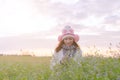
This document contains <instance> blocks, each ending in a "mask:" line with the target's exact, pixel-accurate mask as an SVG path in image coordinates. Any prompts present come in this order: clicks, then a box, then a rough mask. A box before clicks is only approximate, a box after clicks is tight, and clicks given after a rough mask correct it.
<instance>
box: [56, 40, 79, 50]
mask: <svg viewBox="0 0 120 80" xmlns="http://www.w3.org/2000/svg"><path fill="white" fill-rule="evenodd" d="M63 44H64V40H62V41H61V42H59V44H58V46H57V47H56V48H55V51H56V52H59V51H60V50H61V49H62V45H63ZM73 45H74V46H75V47H76V48H78V49H80V47H79V45H78V44H77V43H76V42H75V41H73Z"/></svg>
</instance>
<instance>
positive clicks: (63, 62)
mask: <svg viewBox="0 0 120 80" xmlns="http://www.w3.org/2000/svg"><path fill="white" fill-rule="evenodd" d="M68 61H69V57H68V56H64V57H63V58H62V60H61V61H60V63H61V64H65V63H67V62H68Z"/></svg>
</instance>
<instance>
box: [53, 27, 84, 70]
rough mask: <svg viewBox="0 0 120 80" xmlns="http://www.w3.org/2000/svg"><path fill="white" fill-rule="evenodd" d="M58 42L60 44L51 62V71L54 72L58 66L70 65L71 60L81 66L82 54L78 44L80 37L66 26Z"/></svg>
mask: <svg viewBox="0 0 120 80" xmlns="http://www.w3.org/2000/svg"><path fill="white" fill-rule="evenodd" d="M58 40H59V44H58V46H57V47H56V49H55V52H54V54H53V57H52V60H51V69H52V70H54V68H55V66H56V65H65V64H67V63H70V61H71V59H72V60H74V61H75V62H77V63H78V64H80V57H81V56H82V52H81V49H80V47H79V45H78V44H77V42H78V41H79V36H78V35H77V34H74V30H73V29H72V28H71V27H70V26H65V28H64V29H63V30H62V34H61V35H60V36H59V37H58Z"/></svg>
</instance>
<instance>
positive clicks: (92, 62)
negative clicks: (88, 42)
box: [0, 56, 120, 80]
mask: <svg viewBox="0 0 120 80" xmlns="http://www.w3.org/2000/svg"><path fill="white" fill-rule="evenodd" d="M50 60H51V57H32V56H0V80H120V58H111V57H107V58H105V57H102V56H86V57H82V58H81V59H80V62H81V64H80V65H77V64H75V63H71V64H72V65H69V67H67V68H65V69H64V70H61V67H60V66H58V67H59V69H58V70H57V71H51V70H50V67H49V66H50ZM58 71H61V73H60V74H57V75H55V74H56V73H57V72H58ZM51 75H52V78H51V79H50V77H51Z"/></svg>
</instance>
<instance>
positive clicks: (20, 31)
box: [0, 0, 120, 51]
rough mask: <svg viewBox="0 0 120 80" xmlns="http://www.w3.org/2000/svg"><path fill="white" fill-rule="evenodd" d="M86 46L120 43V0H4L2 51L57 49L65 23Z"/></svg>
mask: <svg viewBox="0 0 120 80" xmlns="http://www.w3.org/2000/svg"><path fill="white" fill-rule="evenodd" d="M66 25H70V26H71V27H72V28H73V29H74V31H75V33H76V34H78V35H79V36H80V40H79V42H78V44H79V45H80V46H81V48H82V47H89V46H94V45H96V46H97V47H108V46H109V43H112V44H113V45H114V46H115V45H116V44H118V43H119V42H120V0H0V51H7V50H19V49H43V48H44V49H54V48H55V47H56V46H57V44H58V41H57V37H58V35H60V34H61V30H62V29H63V27H64V26H66Z"/></svg>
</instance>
